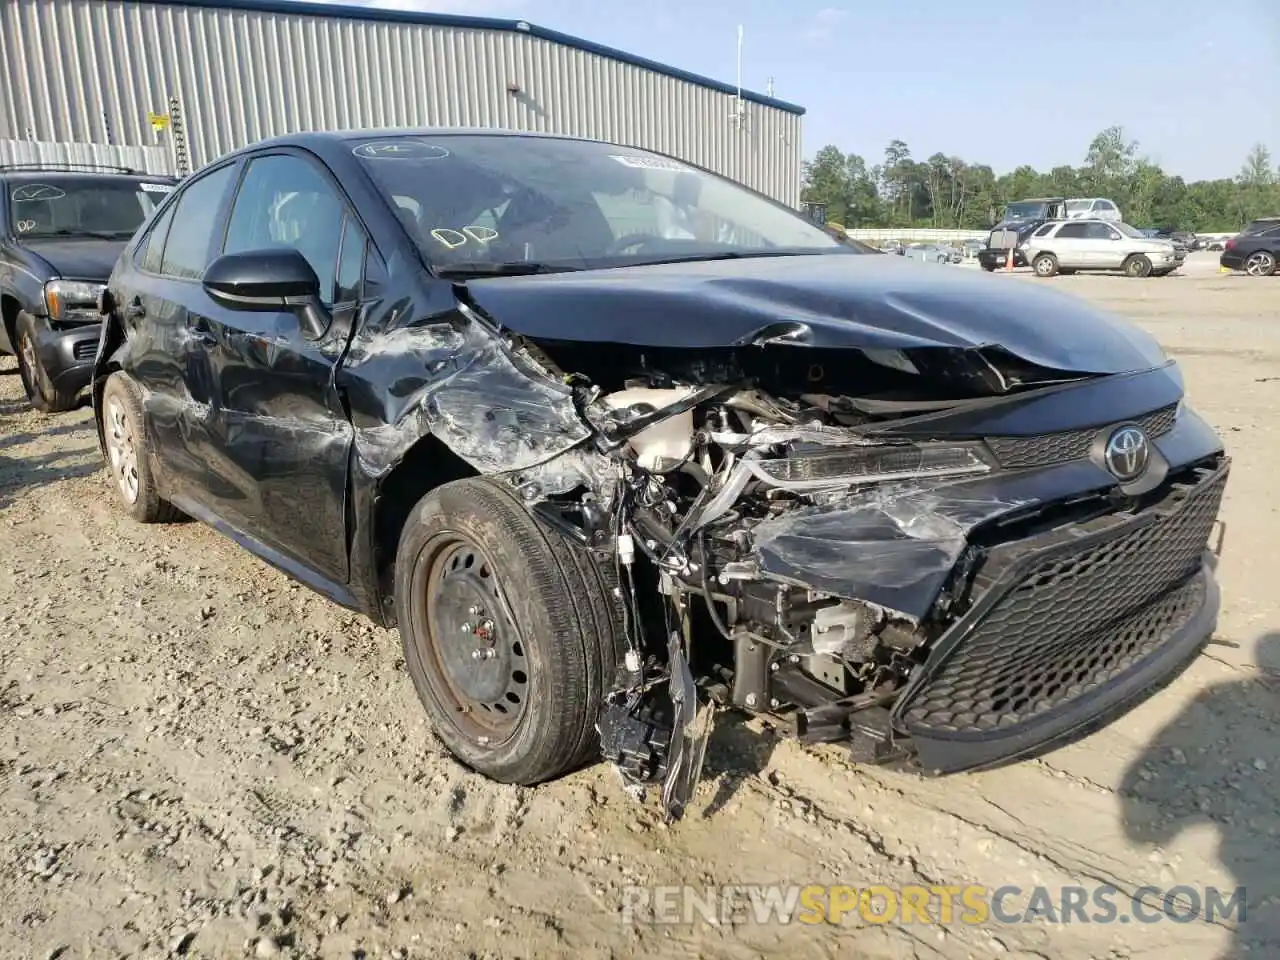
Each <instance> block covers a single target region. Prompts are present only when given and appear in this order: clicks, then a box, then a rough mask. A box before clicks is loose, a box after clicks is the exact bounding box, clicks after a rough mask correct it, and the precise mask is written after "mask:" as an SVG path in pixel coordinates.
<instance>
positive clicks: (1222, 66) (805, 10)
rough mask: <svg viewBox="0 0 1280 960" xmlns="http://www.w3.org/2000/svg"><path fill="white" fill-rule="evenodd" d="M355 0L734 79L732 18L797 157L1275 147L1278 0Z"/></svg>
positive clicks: (1231, 164)
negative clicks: (545, 32) (539, 33)
mask: <svg viewBox="0 0 1280 960" xmlns="http://www.w3.org/2000/svg"><path fill="white" fill-rule="evenodd" d="M342 2H345V3H347V4H348V5H350V4H352V3H353V2H354V3H359V2H361V0H342ZM365 2H368V3H369V4H370V5H377V6H389V7H396V8H400V9H419V10H433V11H440V12H448V13H459V14H473V15H488V16H496V17H511V18H521V19H527V20H529V21H530V22H532V23H536V24H538V25H539V26H543V27H549V28H551V29H554V30H560V31H563V32H565V33H570V34H573V35H575V36H580V37H583V38H585V39H588V40H593V41H595V42H597V43H604V44H608V45H609V46H614V47H618V48H620V49H623V50H626V51H629V52H631V53H635V54H639V55H641V56H645V57H650V58H652V59H654V60H660V61H662V62H664V63H669V64H672V65H673V66H677V67H681V68H683V69H686V70H691V71H693V72H695V73H701V74H704V75H707V76H710V77H713V78H715V79H717V80H723V81H725V82H729V83H732V82H734V79H735V72H736V46H737V27H738V24H742V25H743V27H744V38H745V39H744V47H743V85H744V86H746V87H748V88H750V89H754V90H757V91H759V92H761V93H763V92H765V88H766V85H767V84H768V81H769V78H770V77H772V78H773V81H774V93H775V95H776V96H778V97H779V98H781V99H784V100H789V101H791V102H793V103H798V104H800V105H801V106H804V107H806V108H807V110H808V113H807V114H806V116H805V121H804V149H805V154H806V155H807V156H810V155H812V154H813V152H814V151H815V150H817V149H818V148H819V147H821V146H823V145H825V144H827V143H833V144H835V145H836V146H838V147H840V149H842V150H844V151H846V152H854V153H860V154H862V155H863V156H864V157H866V158H867V160H868V162H872V163H874V162H878V161H879V160H880V159H881V157H882V156H883V152H884V147H885V145H886V144H887V143H888V142H889V141H890V140H891V139H894V138H897V139H900V140H905V141H906V143H907V144H908V146H910V148H911V152H912V154H913V155H914V156H915V157H916V158H917V159H924V158H925V157H927V156H929V155H930V154H932V153H935V152H937V151H943V152H945V153H947V154H955V155H959V156H961V157H963V158H964V159H965V160H968V161H970V162H984V163H989V164H991V166H993V167H994V168H995V169H996V171H997V172H1005V171H1007V170H1010V169H1012V168H1013V167H1015V166H1017V165H1019V164H1022V163H1028V164H1031V165H1032V166H1035V167H1037V168H1040V169H1048V168H1050V167H1052V166H1055V165H1058V164H1064V163H1069V164H1078V163H1080V162H1081V161H1082V160H1083V158H1084V153H1085V150H1086V148H1087V147H1088V144H1089V141H1090V139H1092V137H1093V135H1094V134H1095V133H1097V132H1098V131H1100V130H1102V129H1103V128H1105V127H1108V126H1111V125H1114V124H1119V125H1121V126H1123V127H1124V128H1125V131H1126V133H1127V134H1128V136H1129V138H1130V139H1131V140H1137V141H1139V144H1140V151H1141V152H1142V153H1145V154H1147V155H1149V156H1150V157H1152V159H1154V160H1156V161H1157V162H1159V163H1160V164H1161V165H1162V166H1163V167H1164V168H1165V170H1166V171H1167V172H1169V173H1173V174H1180V175H1182V176H1184V177H1186V178H1187V179H1188V180H1196V179H1202V178H1212V177H1225V176H1234V175H1235V174H1236V173H1237V172H1238V171H1239V169H1240V167H1241V165H1242V163H1243V162H1244V158H1245V155H1246V154H1247V153H1248V151H1249V149H1250V147H1252V145H1253V144H1254V143H1257V142H1262V143H1265V144H1266V145H1267V146H1268V147H1269V148H1270V149H1271V151H1272V154H1273V156H1274V157H1275V158H1276V161H1277V162H1278V163H1280V0H1234V2H1231V3H1221V4H1214V3H1208V2H1203V0H1123V2H1122V0H1076V2H1075V3H1067V4H1063V5H1056V4H1049V5H1048V6H1044V5H1028V4H1027V3H1025V2H1010V0H989V2H987V3H981V2H978V0H913V2H912V0H909V2H907V3H903V4H894V3H891V2H887V0H843V2H842V0H816V2H802V0H792V2H790V3H787V2H783V0H771V2H765V0H639V2H621V0H365ZM1037 10H1038V11H1039V12H1040V13H1041V14H1044V16H1043V17H1041V16H1038V15H1035V13H1034V11H1037Z"/></svg>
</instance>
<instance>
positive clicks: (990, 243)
mask: <svg viewBox="0 0 1280 960" xmlns="http://www.w3.org/2000/svg"><path fill="white" fill-rule="evenodd" d="M1066 210H1067V201H1066V198H1065V197H1037V198H1032V199H1029V200H1015V201H1014V202H1012V203H1009V204H1007V205H1006V206H1005V208H1004V212H1003V213H1002V215H1001V217H1000V221H999V222H998V223H997V224H995V226H994V227H992V229H991V233H990V234H988V235H987V244H986V248H985V249H984V250H981V251H979V253H978V265H979V266H980V267H982V269H983V270H986V271H988V272H990V271H992V270H999V269H1003V268H1004V267H1006V266H1007V265H1008V263H1009V255H1010V252H1012V254H1013V265H1014V266H1015V267H1025V266H1028V263H1027V259H1026V256H1025V254H1024V253H1023V250H1022V245H1023V244H1024V243H1025V242H1026V241H1027V238H1028V237H1030V236H1031V234H1032V233H1033V232H1034V231H1035V230H1037V229H1039V227H1041V226H1042V225H1043V224H1045V223H1048V222H1050V221H1052V220H1062V219H1065V218H1066V215H1067V214H1066Z"/></svg>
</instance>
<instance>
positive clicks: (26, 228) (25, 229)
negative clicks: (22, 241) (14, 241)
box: [17, 220, 36, 233]
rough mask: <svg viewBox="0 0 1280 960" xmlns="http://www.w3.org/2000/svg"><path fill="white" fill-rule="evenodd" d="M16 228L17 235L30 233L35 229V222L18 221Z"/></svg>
mask: <svg viewBox="0 0 1280 960" xmlns="http://www.w3.org/2000/svg"><path fill="white" fill-rule="evenodd" d="M17 227H18V232H19V233H30V232H31V231H32V230H34V229H35V228H36V222H35V221H34V220H19V221H18V223H17Z"/></svg>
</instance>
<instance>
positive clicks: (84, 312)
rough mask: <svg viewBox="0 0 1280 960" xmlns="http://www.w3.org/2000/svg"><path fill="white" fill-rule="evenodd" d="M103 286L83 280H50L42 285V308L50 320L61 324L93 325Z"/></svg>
mask: <svg viewBox="0 0 1280 960" xmlns="http://www.w3.org/2000/svg"><path fill="white" fill-rule="evenodd" d="M103 289H104V285H103V284H101V283H87V282H85V281H83V280H50V281H49V282H48V283H46V284H45V285H44V308H45V310H46V311H47V312H48V314H49V317H50V319H53V320H58V321H60V322H62V323H95V322H97V321H98V320H99V319H100V317H99V315H98V296H99V294H101V293H102V291H103Z"/></svg>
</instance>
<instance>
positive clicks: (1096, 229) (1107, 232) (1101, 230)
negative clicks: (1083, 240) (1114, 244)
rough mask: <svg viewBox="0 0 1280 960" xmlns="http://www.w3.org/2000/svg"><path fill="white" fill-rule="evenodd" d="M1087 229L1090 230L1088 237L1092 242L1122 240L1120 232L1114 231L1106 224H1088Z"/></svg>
mask: <svg viewBox="0 0 1280 960" xmlns="http://www.w3.org/2000/svg"><path fill="white" fill-rule="evenodd" d="M1086 227H1087V228H1088V231H1089V233H1088V237H1089V239H1090V240H1119V239H1120V234H1119V232H1118V231H1115V230H1112V229H1111V228H1110V227H1108V226H1107V225H1106V224H1105V223H1096V222H1095V223H1090V224H1086Z"/></svg>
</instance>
